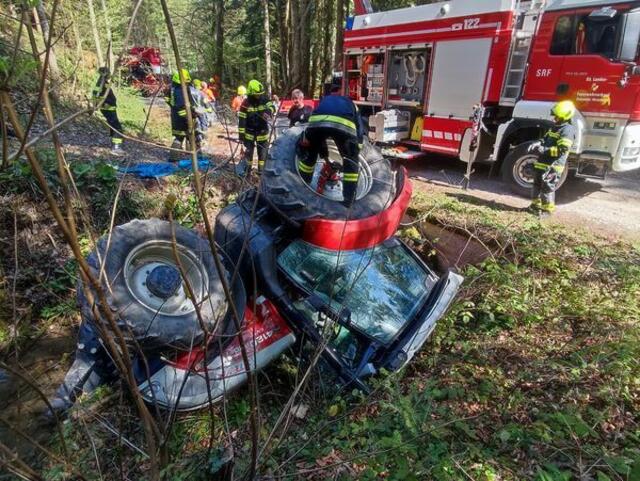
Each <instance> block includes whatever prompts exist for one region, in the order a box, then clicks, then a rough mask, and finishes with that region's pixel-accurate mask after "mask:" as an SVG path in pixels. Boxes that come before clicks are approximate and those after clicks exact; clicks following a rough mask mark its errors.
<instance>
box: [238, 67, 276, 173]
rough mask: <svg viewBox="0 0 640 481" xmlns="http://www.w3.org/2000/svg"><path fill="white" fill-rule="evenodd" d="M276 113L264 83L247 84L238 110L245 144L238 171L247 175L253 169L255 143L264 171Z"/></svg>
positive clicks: (239, 128) (261, 167)
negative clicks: (244, 96)
mask: <svg viewBox="0 0 640 481" xmlns="http://www.w3.org/2000/svg"><path fill="white" fill-rule="evenodd" d="M275 113H276V109H275V107H274V105H273V102H272V101H271V100H269V97H267V95H266V94H265V91H264V87H263V85H262V84H261V83H260V82H258V81H257V80H255V79H254V80H251V81H250V82H249V84H248V85H247V98H246V99H244V100H243V101H242V105H241V106H240V110H239V111H238V134H239V136H240V141H241V142H242V143H243V145H244V156H243V157H242V160H241V161H240V163H239V164H238V166H237V168H236V173H237V174H238V175H240V176H243V177H244V176H246V175H247V174H248V173H249V170H251V162H252V161H253V148H254V145H257V146H258V172H262V169H263V168H264V163H265V161H266V160H267V149H268V144H269V127H270V125H271V120H272V118H273V116H274V114H275Z"/></svg>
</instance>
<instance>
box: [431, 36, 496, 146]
mask: <svg viewBox="0 0 640 481" xmlns="http://www.w3.org/2000/svg"><path fill="white" fill-rule="evenodd" d="M491 47H492V39H491V38H474V39H469V40H450V41H440V42H437V43H436V46H435V49H434V51H435V55H434V60H433V66H432V69H431V83H430V88H429V96H428V98H427V108H426V109H425V113H426V115H425V117H424V125H423V130H422V140H421V147H422V148H423V149H426V150H432V151H435V152H442V153H446V154H449V155H458V152H459V148H460V142H461V140H462V137H463V136H464V132H465V130H466V129H467V128H468V127H469V126H470V125H471V122H470V121H469V118H470V117H471V115H472V114H473V107H474V105H476V104H477V103H479V102H481V101H482V100H483V97H484V91H485V90H487V88H488V86H486V85H485V79H487V78H488V79H489V80H488V81H491V75H489V76H487V68H488V64H489V54H490V51H491ZM496 80H497V79H496Z"/></svg>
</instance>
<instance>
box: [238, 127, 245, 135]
mask: <svg viewBox="0 0 640 481" xmlns="http://www.w3.org/2000/svg"><path fill="white" fill-rule="evenodd" d="M245 130H246V129H245V128H244V127H240V128H239V129H238V132H240V133H241V134H244V132H245Z"/></svg>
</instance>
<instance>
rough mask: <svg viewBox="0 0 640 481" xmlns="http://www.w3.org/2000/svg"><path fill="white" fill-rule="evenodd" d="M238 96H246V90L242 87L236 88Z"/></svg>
mask: <svg viewBox="0 0 640 481" xmlns="http://www.w3.org/2000/svg"><path fill="white" fill-rule="evenodd" d="M238 95H247V88H246V87H245V86H244V85H240V87H238Z"/></svg>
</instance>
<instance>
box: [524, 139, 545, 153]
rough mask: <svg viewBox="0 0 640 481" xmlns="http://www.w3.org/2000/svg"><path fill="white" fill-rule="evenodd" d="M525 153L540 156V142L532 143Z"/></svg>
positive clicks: (541, 149)
mask: <svg viewBox="0 0 640 481" xmlns="http://www.w3.org/2000/svg"><path fill="white" fill-rule="evenodd" d="M527 152H529V153H531V154H542V153H544V147H543V146H542V142H539V141H538V142H534V143H532V144H531V145H530V146H529V148H528V149H527Z"/></svg>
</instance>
